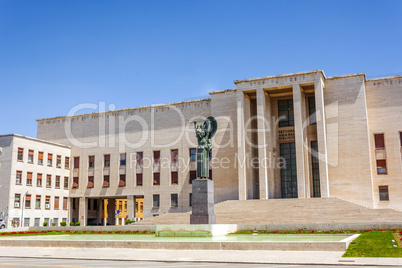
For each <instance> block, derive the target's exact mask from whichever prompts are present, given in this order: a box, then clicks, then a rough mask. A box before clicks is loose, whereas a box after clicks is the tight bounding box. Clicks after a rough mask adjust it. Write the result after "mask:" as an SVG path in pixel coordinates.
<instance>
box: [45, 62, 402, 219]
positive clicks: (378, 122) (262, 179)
mask: <svg viewBox="0 0 402 268" xmlns="http://www.w3.org/2000/svg"><path fill="white" fill-rule="evenodd" d="M234 83H235V84H236V88H235V89H229V90H222V91H214V92H210V95H211V97H210V98H208V99H201V100H194V101H185V102H178V103H172V104H162V105H151V106H146V107H137V108H130V109H122V110H110V111H106V109H105V104H102V103H101V104H99V105H97V109H98V110H97V111H96V112H94V113H90V114H81V115H76V114H74V113H72V114H71V115H68V116H64V117H55V118H47V119H40V120H37V121H38V133H37V137H38V138H40V139H44V140H49V141H52V142H57V143H61V144H65V145H68V146H71V148H72V149H71V150H72V152H71V156H72V163H73V166H72V167H71V168H72V170H71V182H72V183H71V185H70V198H71V202H72V207H73V209H72V210H71V218H72V219H75V220H76V219H78V218H79V219H85V220H84V222H98V223H100V222H102V219H101V215H102V210H103V209H104V208H103V204H104V202H98V201H95V200H103V199H108V200H111V201H109V204H115V202H114V200H116V199H127V217H129V218H135V217H136V218H141V217H145V218H146V217H151V216H154V215H159V214H164V213H168V212H184V211H188V210H190V209H191V181H192V180H193V179H195V166H196V165H195V164H196V163H195V148H196V138H195V134H194V129H193V121H194V120H196V121H201V122H202V120H203V119H205V118H206V117H208V116H211V115H212V116H214V117H216V119H217V121H218V132H217V134H216V135H215V137H214V139H213V144H214V148H213V150H212V154H211V156H210V166H211V172H210V174H211V176H212V178H213V180H214V185H215V202H221V201H224V200H238V199H239V200H246V199H274V198H323V197H339V198H342V199H346V200H349V201H351V202H354V203H357V204H361V205H365V206H368V207H371V208H393V209H400V208H401V207H402V194H401V193H402V181H401V179H402V169H401V152H402V151H401V145H402V134H401V132H402V122H401V121H400V120H399V116H400V115H401V114H402V105H401V104H402V103H401V102H402V101H401V100H402V77H384V78H378V79H366V76H365V74H364V73H360V74H351V75H343V76H333V77H326V76H325V74H324V72H323V71H322V70H316V71H308V72H300V73H292V74H284V75H276V76H267V77H259V78H252V79H244V80H236V81H234ZM83 108H88V107H83ZM91 108H93V107H91ZM75 110H76V111H78V109H75ZM141 202H142V203H141ZM140 203H141V204H143V206H142V207H141V206H140ZM140 207H141V208H140ZM109 209H110V212H109ZM107 210H108V215H113V213H111V212H112V211H115V207H113V206H111V207H110V208H109V206H108V208H107ZM140 213H143V216H142V215H141V216H140V217H139V216H138V215H140ZM113 221H114V216H113V217H112V216H111V217H110V219H108V222H110V223H112V222H113Z"/></svg>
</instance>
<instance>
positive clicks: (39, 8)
mask: <svg viewBox="0 0 402 268" xmlns="http://www.w3.org/2000/svg"><path fill="white" fill-rule="evenodd" d="M401 26H402V1H387V0H382V1H356V0H348V1H339V0H337V1H322V0H320V1H308V0H303V1H275V2H274V1H268V0H261V1H257V0H247V1H246V0H244V1H236V0H227V1H224V0H214V1H212V0H211V1H208V0H186V1H174V0H161V1H122V0H121V1H101V0H97V1H95V0H93V1H86V0H79V1H78V0H64V1H62V0H57V1H56V0H47V1H46V0H36V1H32V0H26V1H23V0H8V1H6V0H0V100H1V106H0V112H1V116H0V134H8V133H18V134H22V135H27V136H32V137H36V122H35V119H38V118H46V117H54V116H61V115H66V114H67V112H68V111H69V110H70V109H71V108H72V107H73V106H75V105H77V104H80V103H88V102H89V103H99V102H100V101H104V102H106V104H107V105H108V104H114V105H115V106H116V108H117V109H122V108H129V107H136V106H142V105H149V104H156V103H166V102H174V101H182V100H186V99H195V98H200V97H206V96H208V91H212V90H221V89H227V88H234V87H235V85H234V84H233V80H237V79H244V78H252V77H259V76H266V75H275V74H284V73H291V72H300V71H308V70H316V69H323V70H324V72H325V73H326V75H327V76H332V75H342V74H349V73H357V72H365V73H366V74H367V76H368V77H372V76H379V75H380V76H381V75H392V74H394V73H402V50H401V48H402V42H401V41H402V27H401Z"/></svg>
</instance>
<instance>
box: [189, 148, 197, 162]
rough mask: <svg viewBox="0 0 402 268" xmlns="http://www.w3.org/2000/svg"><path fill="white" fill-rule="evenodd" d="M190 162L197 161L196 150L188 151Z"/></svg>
mask: <svg viewBox="0 0 402 268" xmlns="http://www.w3.org/2000/svg"><path fill="white" fill-rule="evenodd" d="M190 161H197V149H196V148H191V149H190Z"/></svg>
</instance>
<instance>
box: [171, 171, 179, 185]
mask: <svg viewBox="0 0 402 268" xmlns="http://www.w3.org/2000/svg"><path fill="white" fill-rule="evenodd" d="M178 183H179V179H178V172H177V171H172V173H171V184H178Z"/></svg>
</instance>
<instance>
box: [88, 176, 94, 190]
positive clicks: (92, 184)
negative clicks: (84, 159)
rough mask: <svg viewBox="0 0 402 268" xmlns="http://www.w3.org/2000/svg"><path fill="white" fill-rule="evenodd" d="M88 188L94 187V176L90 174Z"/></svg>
mask: <svg viewBox="0 0 402 268" xmlns="http://www.w3.org/2000/svg"><path fill="white" fill-rule="evenodd" d="M87 188H94V176H88V185H87Z"/></svg>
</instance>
